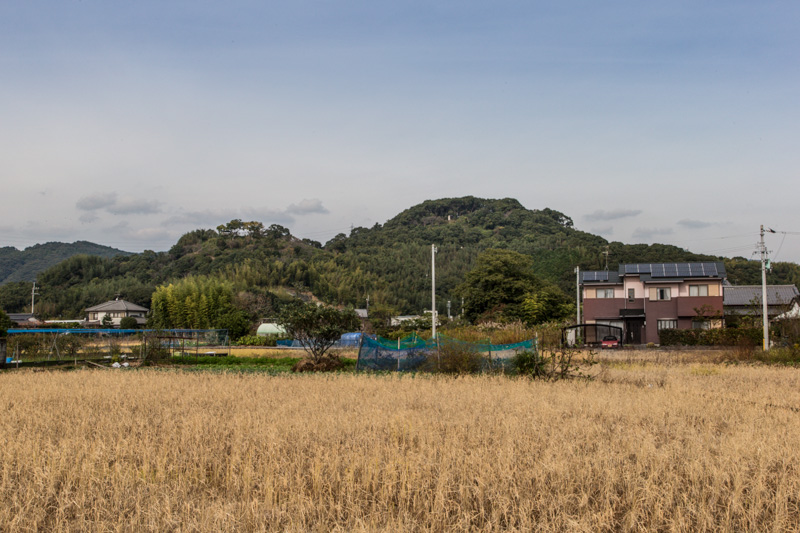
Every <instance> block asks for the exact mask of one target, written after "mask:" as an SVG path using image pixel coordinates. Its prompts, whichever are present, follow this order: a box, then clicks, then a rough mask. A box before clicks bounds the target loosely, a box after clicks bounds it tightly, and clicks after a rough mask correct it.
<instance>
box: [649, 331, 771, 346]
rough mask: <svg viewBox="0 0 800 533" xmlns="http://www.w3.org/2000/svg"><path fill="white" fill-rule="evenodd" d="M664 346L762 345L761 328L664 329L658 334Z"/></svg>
mask: <svg viewBox="0 0 800 533" xmlns="http://www.w3.org/2000/svg"><path fill="white" fill-rule="evenodd" d="M658 334H659V341H660V344H661V345H662V346H680V345H683V346H737V345H739V344H740V343H741V342H743V341H745V340H746V341H748V342H752V343H753V344H754V345H758V344H760V343H761V339H762V334H763V333H762V330H761V329H759V328H715V329H662V330H661V331H659V332H658Z"/></svg>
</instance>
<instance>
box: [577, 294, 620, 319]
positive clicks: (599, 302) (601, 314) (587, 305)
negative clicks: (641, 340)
mask: <svg viewBox="0 0 800 533" xmlns="http://www.w3.org/2000/svg"><path fill="white" fill-rule="evenodd" d="M624 307H625V298H590V299H588V300H584V301H583V321H584V322H586V321H587V320H596V319H598V318H600V319H603V318H618V317H619V310H620V309H622V308H624Z"/></svg>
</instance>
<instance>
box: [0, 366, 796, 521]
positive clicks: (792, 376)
mask: <svg viewBox="0 0 800 533" xmlns="http://www.w3.org/2000/svg"><path fill="white" fill-rule="evenodd" d="M0 405H1V406H2V408H3V420H2V424H0V443H2V447H0V501H2V505H0V530H2V531H34V530H55V531H112V530H113V531H262V530H272V531H286V530H288V531H354V530H355V531H454V530H456V531H458V530H462V531H468V530H469V531H476V530H477V531H500V530H504V531H514V530H516V531H556V530H557V531H641V530H658V531H711V530H713V531H720V530H723V531H785V530H798V528H799V527H800V526H798V524H799V523H800V446H798V443H799V442H800V414H799V413H798V412H797V410H798V406H800V372H798V371H797V370H793V369H776V368H768V367H737V366H721V365H709V364H700V363H695V364H686V365H671V366H664V365H657V364H653V363H647V362H631V363H628V362H624V361H623V362H620V363H615V364H613V365H605V366H604V367H603V368H602V369H601V370H600V372H599V375H598V379H597V380H595V381H593V382H555V383H541V382H530V381H526V380H512V379H506V378H503V377H480V376H477V377H466V378H431V377H416V378H415V377H412V376H364V375H327V376H326V375H302V376H295V375H287V376H279V377H268V376H263V375H234V374H222V375H220V374H213V375H212V374H202V373H200V374H198V373H181V372H172V371H154V370H151V371H147V370H139V371H103V370H96V371H90V370H83V371H74V372H31V371H28V372H6V373H3V374H0Z"/></svg>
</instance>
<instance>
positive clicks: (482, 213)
mask: <svg viewBox="0 0 800 533" xmlns="http://www.w3.org/2000/svg"><path fill="white" fill-rule="evenodd" d="M432 244H435V245H436V247H437V249H438V252H437V254H436V293H437V300H438V301H439V302H440V303H441V308H440V309H439V311H440V312H441V313H442V314H444V313H446V311H447V309H446V305H447V301H448V300H450V301H452V309H453V312H454V314H456V313H457V311H458V310H459V309H460V295H459V294H458V293H457V291H456V287H457V286H458V285H459V284H460V283H462V281H463V280H464V278H465V276H466V274H467V272H469V271H470V270H471V269H472V268H473V266H474V265H475V263H476V259H477V257H478V255H479V254H480V253H481V252H483V251H484V250H486V249H489V248H502V249H508V250H513V251H516V252H520V253H522V254H525V255H528V256H530V257H531V258H532V259H533V261H534V265H535V266H534V268H535V273H536V274H537V275H538V276H539V277H540V278H542V279H544V280H546V281H550V282H552V283H553V284H555V285H556V286H558V287H560V288H561V290H562V291H563V292H564V293H565V294H567V295H570V294H573V291H574V283H575V275H574V273H573V272H574V268H575V266H576V265H578V266H580V267H581V269H584V270H591V269H602V268H603V262H604V256H603V254H602V252H603V251H604V250H605V248H606V246H608V248H609V252H610V253H609V265H610V266H611V267H612V268H616V265H617V264H618V263H621V262H642V263H645V262H673V261H700V260H719V259H720V258H718V257H713V256H707V255H699V254H694V253H691V252H689V251H686V250H683V249H681V248H678V247H675V246H670V245H661V244H654V245H644V244H636V245H626V244H622V243H619V242H611V243H609V242H607V241H606V240H605V239H603V238H602V237H599V236H596V235H592V234H590V233H586V232H583V231H579V230H577V229H575V228H574V225H573V222H572V220H571V219H570V218H569V217H568V216H567V215H565V214H563V213H560V212H558V211H554V210H552V209H538V210H537V209H534V210H531V209H526V208H525V207H523V206H522V205H521V204H520V203H519V202H518V201H517V200H514V199H510V198H505V199H500V200H489V199H481V198H475V197H471V196H468V197H463V198H448V199H441V200H429V201H426V202H423V203H421V204H419V205H416V206H414V207H411V208H409V209H407V210H405V211H403V212H401V213H400V214H398V215H397V216H395V217H394V218H392V219H391V220H388V221H387V222H386V223H385V224H383V225H381V224H376V225H374V226H373V227H371V228H363V227H358V228H354V229H353V230H352V231H351V232H350V234H349V235H345V234H339V235H337V236H335V237H334V238H332V239H331V240H330V241H328V242H327V243H325V245H324V246H323V245H322V244H320V243H317V242H314V241H310V240H307V239H302V240H301V239H298V238H296V237H293V236H292V235H291V234H290V232H289V229H288V228H284V227H283V226H279V225H272V226H269V227H268V228H265V227H264V226H263V225H262V224H261V223H259V222H242V221H241V220H233V221H231V222H230V223H228V224H226V225H222V226H219V227H218V228H217V229H216V230H212V229H199V230H195V231H192V232H190V233H187V234H185V235H184V236H183V237H181V238H180V239H179V240H178V242H177V243H176V244H175V245H174V246H173V247H172V248H171V249H170V250H169V251H168V252H159V253H154V252H144V253H142V254H134V255H130V256H122V255H117V256H115V257H95V256H86V255H79V256H75V257H71V258H69V259H67V260H65V261H63V262H61V263H59V264H58V265H56V266H54V267H51V268H49V269H47V270H46V271H44V272H42V273H41V274H40V275H39V276H38V278H37V281H38V283H39V284H40V285H41V287H42V288H41V296H40V299H39V303H38V304H37V309H39V310H40V311H41V312H42V313H43V314H44V315H50V316H79V315H80V314H81V313H82V311H83V309H85V308H86V307H88V306H91V305H95V304H97V303H100V302H102V301H104V300H107V299H110V298H113V297H114V296H120V297H122V298H124V299H126V300H129V301H132V302H135V303H138V304H140V305H144V306H146V307H150V296H151V295H152V293H153V291H154V290H155V288H156V286H158V285H161V284H167V283H171V282H174V281H177V280H180V279H182V278H184V277H186V276H190V275H193V276H207V277H212V278H220V279H224V280H225V281H226V282H229V283H231V284H232V286H233V287H234V288H235V291H236V301H235V304H236V306H238V307H239V308H240V309H243V310H245V311H246V312H247V313H248V314H249V315H250V316H251V317H253V318H254V319H256V318H259V317H268V316H274V313H275V312H276V309H277V308H278V307H279V306H280V305H281V302H282V300H281V298H285V297H287V295H288V294H301V293H302V294H305V295H307V296H310V295H313V296H314V297H316V298H318V299H320V300H322V301H325V302H328V303H331V304H344V305H352V306H355V307H364V306H365V305H366V299H367V296H369V299H370V307H373V306H375V305H377V306H384V307H387V308H390V309H391V310H392V311H393V312H397V313H404V314H405V313H409V314H410V313H420V312H422V310H423V309H425V308H427V307H428V306H429V304H430V290H431V276H430V272H431V245H432ZM43 246H44V245H43ZM725 264H726V268H727V270H728V276H729V279H730V281H731V282H732V283H735V284H751V283H759V281H760V270H759V263H758V262H756V261H749V260H746V259H743V258H734V259H725ZM768 282H769V283H794V284H797V283H798V282H800V267H799V266H798V265H797V264H794V263H776V264H774V269H773V272H772V273H771V274H770V276H769V279H768ZM29 304H30V283H23V282H17V283H8V284H6V285H5V286H2V287H0V308H3V309H5V310H6V311H18V310H22V309H23V308H25V307H26V306H27V305H29Z"/></svg>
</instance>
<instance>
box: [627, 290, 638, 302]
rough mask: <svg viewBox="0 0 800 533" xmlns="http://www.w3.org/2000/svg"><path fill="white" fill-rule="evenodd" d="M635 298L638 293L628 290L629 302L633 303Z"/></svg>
mask: <svg viewBox="0 0 800 533" xmlns="http://www.w3.org/2000/svg"><path fill="white" fill-rule="evenodd" d="M634 296H636V291H635V290H633V289H628V300H631V301H633V299H634Z"/></svg>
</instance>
